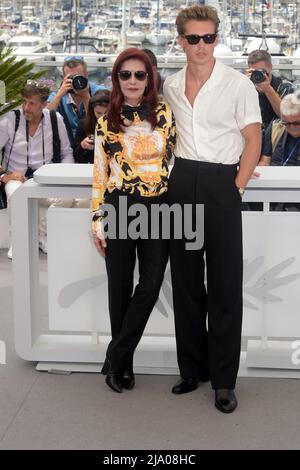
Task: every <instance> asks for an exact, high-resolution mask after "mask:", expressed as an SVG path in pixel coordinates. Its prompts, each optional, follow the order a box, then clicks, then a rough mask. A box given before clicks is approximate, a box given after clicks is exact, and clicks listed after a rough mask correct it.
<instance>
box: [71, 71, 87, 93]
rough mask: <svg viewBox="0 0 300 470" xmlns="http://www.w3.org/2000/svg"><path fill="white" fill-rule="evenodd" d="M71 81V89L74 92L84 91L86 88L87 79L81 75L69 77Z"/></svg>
mask: <svg viewBox="0 0 300 470" xmlns="http://www.w3.org/2000/svg"><path fill="white" fill-rule="evenodd" d="M70 78H71V79H72V87H73V88H74V90H84V89H85V88H86V87H87V84H88V79H87V78H86V77H84V76H83V75H79V74H76V75H73V76H72V77H70Z"/></svg>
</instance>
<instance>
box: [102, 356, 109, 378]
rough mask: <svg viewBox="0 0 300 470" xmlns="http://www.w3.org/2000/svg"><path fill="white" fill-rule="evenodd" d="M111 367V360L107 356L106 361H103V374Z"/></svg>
mask: <svg viewBox="0 0 300 470" xmlns="http://www.w3.org/2000/svg"><path fill="white" fill-rule="evenodd" d="M109 369H110V362H109V359H107V357H106V358H105V361H104V362H103V366H102V369H101V374H103V375H106V374H107V372H108V371H109Z"/></svg>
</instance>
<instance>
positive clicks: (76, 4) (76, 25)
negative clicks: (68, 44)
mask: <svg viewBox="0 0 300 470" xmlns="http://www.w3.org/2000/svg"><path fill="white" fill-rule="evenodd" d="M74 1H75V52H76V54H77V52H78V0H74Z"/></svg>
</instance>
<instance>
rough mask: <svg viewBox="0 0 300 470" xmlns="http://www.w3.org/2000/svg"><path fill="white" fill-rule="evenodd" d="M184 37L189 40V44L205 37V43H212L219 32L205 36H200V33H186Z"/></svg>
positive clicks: (196, 42)
mask: <svg viewBox="0 0 300 470" xmlns="http://www.w3.org/2000/svg"><path fill="white" fill-rule="evenodd" d="M183 37H184V38H185V39H186V40H187V42H188V43H189V44H193V45H195V44H198V43H199V42H200V39H203V41H204V42H205V44H212V43H213V42H215V40H216V37H217V33H213V34H204V35H203V36H199V34H185V35H183Z"/></svg>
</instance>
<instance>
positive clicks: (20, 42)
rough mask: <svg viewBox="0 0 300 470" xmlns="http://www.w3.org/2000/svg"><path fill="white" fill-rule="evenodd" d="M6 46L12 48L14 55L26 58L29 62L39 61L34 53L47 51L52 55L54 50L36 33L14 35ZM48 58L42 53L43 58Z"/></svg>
mask: <svg viewBox="0 0 300 470" xmlns="http://www.w3.org/2000/svg"><path fill="white" fill-rule="evenodd" d="M7 44H8V46H10V47H13V48H14V55H16V56H17V57H18V58H20V59H23V58H26V59H28V60H30V61H31V62H35V61H39V60H40V57H39V56H37V55H36V54H37V53H38V54H43V53H45V52H49V54H51V53H52V54H51V56H52V55H53V57H54V52H53V51H52V50H51V47H50V45H49V44H48V43H47V41H46V40H45V39H43V38H42V37H41V36H38V35H19V36H14V37H12V38H11V39H9V41H8V43H7ZM47 59H49V56H48V55H47V56H46V55H43V60H47Z"/></svg>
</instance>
